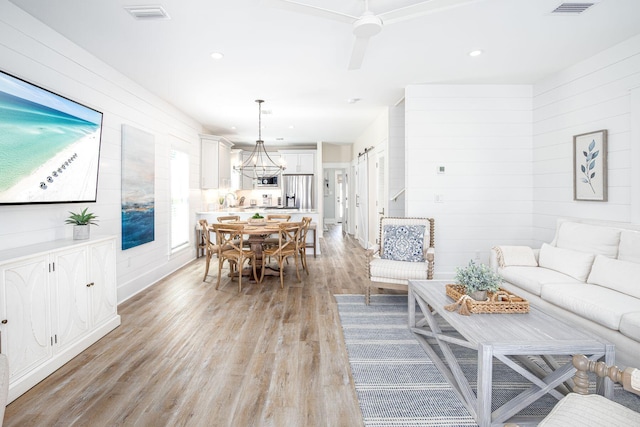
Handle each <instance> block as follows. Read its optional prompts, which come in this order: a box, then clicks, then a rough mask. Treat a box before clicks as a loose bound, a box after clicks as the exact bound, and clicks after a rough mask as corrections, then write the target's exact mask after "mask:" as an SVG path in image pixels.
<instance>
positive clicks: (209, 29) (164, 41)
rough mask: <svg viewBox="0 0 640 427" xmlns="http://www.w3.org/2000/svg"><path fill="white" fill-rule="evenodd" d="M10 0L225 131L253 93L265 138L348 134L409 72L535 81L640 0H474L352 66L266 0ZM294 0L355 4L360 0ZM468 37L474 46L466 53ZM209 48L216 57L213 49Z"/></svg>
mask: <svg viewBox="0 0 640 427" xmlns="http://www.w3.org/2000/svg"><path fill="white" fill-rule="evenodd" d="M11 1H12V3H14V4H16V5H17V6H19V7H20V8H22V9H24V10H25V11H27V12H28V13H30V14H31V15H33V16H35V17H36V18H38V19H39V20H41V21H42V22H44V23H45V24H47V25H48V26H50V27H52V28H53V29H55V30H56V31H58V32H59V33H61V34H63V35H64V36H66V37H67V38H69V39H70V40H72V41H73V42H75V43H76V44H78V45H79V46H81V47H83V48H85V49H86V50H88V51H89V52H91V53H92V54H94V55H95V56H97V57H98V58H100V59H101V60H103V61H104V62H106V63H107V64H109V65H111V66H112V67H114V68H116V69H117V70H119V71H120V72H122V73H123V74H125V75H126V76H128V77H129V78H131V79H132V80H134V81H136V82H137V83H139V84H140V85H142V86H143V87H145V88H147V89H148V90H150V91H151V92H153V93H155V94H157V95H158V96H160V97H162V98H164V99H165V100H167V101H169V102H170V103H172V104H174V105H175V106H176V107H177V108H179V109H180V110H182V111H184V112H185V113H186V114H188V115H189V116H191V117H193V118H194V119H196V120H197V121H199V122H200V123H202V124H203V125H204V126H205V127H206V128H207V129H208V130H209V131H210V132H211V133H214V134H218V135H223V136H226V137H227V138H229V139H230V140H231V141H233V142H236V143H242V142H247V143H251V142H252V141H255V139H256V138H257V131H258V123H257V122H258V108H257V104H256V103H255V102H254V100H255V99H258V98H262V99H264V100H265V103H264V104H263V111H265V110H270V112H271V114H263V117H262V119H263V126H264V128H263V132H262V137H263V139H264V140H265V141H266V145H267V146H268V145H270V144H277V145H287V144H301V143H307V144H308V143H315V142H318V141H324V142H331V143H351V142H354V140H355V139H356V138H357V137H358V136H360V135H361V134H362V132H363V130H364V129H365V128H366V127H367V126H368V125H369V124H370V123H371V122H372V121H374V120H375V119H376V118H377V117H378V115H379V114H381V113H382V112H383V111H385V110H384V108H385V107H387V106H391V105H393V104H395V103H396V102H397V101H399V100H400V99H402V97H403V95H404V88H405V87H406V86H407V85H409V84H412V83H436V84H465V83H467V84H468V83H509V84H527V83H535V82H536V81H538V80H540V79H541V78H543V77H545V76H547V75H549V74H552V73H554V72H556V71H558V70H561V69H563V68H566V67H567V66H569V65H572V64H575V63H576V62H578V61H580V60H582V59H585V58H588V57H589V56H591V55H593V54H595V53H597V52H599V51H602V50H604V49H606V48H608V47H610V46H612V45H614V44H616V43H619V42H621V41H623V40H625V39H627V38H629V37H631V36H633V35H635V34H638V33H640V0H591V2H596V3H597V4H596V5H595V6H593V7H591V8H590V9H589V10H587V11H586V12H584V13H582V14H581V15H579V16H553V15H550V12H551V11H552V10H553V9H555V8H556V7H557V6H558V5H559V4H561V3H562V1H561V0H480V1H477V2H475V3H471V4H467V5H463V6H460V7H457V8H451V9H446V10H442V11H439V12H437V13H432V14H427V15H423V16H421V17H418V18H415V19H412V20H407V21H402V22H397V23H393V24H392V25H388V26H386V27H384V28H383V30H382V32H381V33H380V34H378V35H376V36H374V37H373V38H372V39H371V40H370V42H369V45H368V48H367V51H366V54H365V57H364V61H363V63H362V67H361V68H360V69H359V70H352V71H349V70H347V65H348V62H349V58H350V55H351V49H352V45H353V40H354V38H353V35H352V29H351V26H350V25H349V24H347V23H342V22H337V21H333V20H330V19H326V18H321V17H316V16H311V15H308V14H305V13H299V12H293V11H290V10H285V9H283V8H280V7H275V6H274V5H273V4H272V2H269V1H268V0H148V3H145V0H106V1H105V0H100V1H99V0H56V1H42V0H11ZM298 1H300V2H306V3H308V4H313V5H316V6H320V7H323V8H326V9H332V10H336V11H340V12H343V13H347V14H351V15H356V16H359V15H360V14H361V12H362V11H363V10H364V2H363V1H362V0H298ZM431 1H447V0H431ZM568 1H572V2H578V1H588V0H568ZM419 2H421V0H370V2H369V8H370V9H371V10H372V11H373V12H375V13H382V12H385V11H388V10H391V9H396V8H398V7H403V6H407V5H411V4H414V3H419ZM140 4H156V5H157V4H161V5H162V6H163V7H164V8H165V9H166V11H167V12H168V14H169V15H170V17H171V19H170V20H163V21H141V20H135V19H133V17H132V16H131V15H129V14H128V13H127V12H126V11H125V10H124V9H123V6H127V5H140ZM475 49H482V50H483V51H484V54H483V55H481V56H479V57H475V58H472V57H470V56H469V55H468V53H469V52H470V51H472V50H475ZM214 51H219V52H222V53H224V55H225V56H224V58H223V59H221V60H218V61H215V60H213V59H211V57H210V56H209V55H210V53H212V52H214ZM350 98H360V99H361V101H359V102H357V103H354V104H349V103H347V100H348V99H350ZM291 125H293V126H294V128H293V129H291V128H290V126H291ZM233 127H235V129H234V128H233ZM276 138H283V140H282V141H278V142H277V143H276Z"/></svg>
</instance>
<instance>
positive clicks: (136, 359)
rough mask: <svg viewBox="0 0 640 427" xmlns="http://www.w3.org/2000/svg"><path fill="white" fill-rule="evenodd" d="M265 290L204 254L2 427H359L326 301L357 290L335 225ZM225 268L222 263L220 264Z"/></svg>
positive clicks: (358, 280) (349, 255)
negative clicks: (299, 266) (317, 250)
mask: <svg viewBox="0 0 640 427" xmlns="http://www.w3.org/2000/svg"><path fill="white" fill-rule="evenodd" d="M320 243H321V247H322V255H321V256H320V255H319V256H318V257H317V258H315V259H314V258H313V255H312V254H310V255H309V256H308V259H309V269H310V275H309V276H308V277H307V275H306V274H305V273H304V272H302V273H301V277H302V281H301V282H298V281H297V279H296V277H295V271H294V267H293V265H294V264H293V263H292V262H289V265H288V266H286V267H285V269H286V270H285V271H286V272H287V277H286V278H285V288H284V289H280V287H279V284H280V283H279V278H278V277H270V278H265V280H264V282H263V283H262V284H256V283H249V282H248V281H243V290H242V293H240V294H239V293H238V285H237V281H236V280H234V281H233V282H230V280H229V278H228V277H227V276H226V274H225V271H224V270H223V278H222V284H221V287H220V290H215V281H216V277H217V260H215V259H214V260H213V262H212V266H211V270H210V276H209V277H208V278H207V281H206V282H203V281H202V275H203V273H204V258H200V259H198V260H196V261H194V262H192V263H190V264H189V265H187V266H186V267H184V268H182V269H181V270H179V271H177V272H176V273H174V274H172V275H171V276H169V277H167V278H166V279H164V280H162V281H161V282H159V283H157V284H155V285H154V286H152V287H150V288H149V289H147V290H145V291H144V292H142V293H140V294H138V295H136V296H135V297H133V298H131V299H130V300H128V301H126V302H124V303H123V304H121V305H120V306H119V313H120V315H121V316H122V325H121V326H120V327H118V328H117V329H115V330H114V331H113V332H111V333H110V334H108V335H107V336H105V337H104V338H102V339H101V340H100V341H99V342H97V343H96V344H94V345H93V346H91V347H90V348H89V349H87V350H86V351H84V352H83V353H82V354H80V355H79V356H77V357H76V358H74V359H73V360H72V361H70V362H69V363H67V364H66V365H64V366H63V367H61V368H60V369H59V370H57V371H56V372H55V373H53V374H52V375H50V376H49V377H48V378H47V379H45V380H44V381H42V382H41V383H39V384H38V385H36V386H35V387H33V388H32V389H31V390H29V391H28V392H27V393H25V394H24V395H22V396H21V397H19V398H18V399H17V400H15V401H14V402H13V403H11V404H10V405H9V406H8V407H7V409H6V413H5V420H4V421H5V424H4V425H5V426H8V427H12V426H21V427H26V426H92V427H93V426H238V427H245V426H278V427H279V426H361V425H362V418H361V414H360V409H359V407H358V401H357V398H356V394H355V390H354V387H353V380H352V379H351V376H350V370H349V363H348V358H347V353H346V349H345V345H344V340H343V338H342V330H341V327H340V320H339V316H338V311H337V307H336V303H335V299H334V297H333V294H340V293H346V294H363V293H364V285H365V283H366V276H365V271H364V259H363V252H364V251H363V249H362V248H361V247H360V246H359V245H358V244H357V243H356V242H355V241H354V240H353V239H352V238H350V237H348V236H344V235H343V234H342V230H341V227H340V226H333V227H331V228H330V231H329V232H328V233H325V238H324V239H321V240H320ZM225 266H226V264H225Z"/></svg>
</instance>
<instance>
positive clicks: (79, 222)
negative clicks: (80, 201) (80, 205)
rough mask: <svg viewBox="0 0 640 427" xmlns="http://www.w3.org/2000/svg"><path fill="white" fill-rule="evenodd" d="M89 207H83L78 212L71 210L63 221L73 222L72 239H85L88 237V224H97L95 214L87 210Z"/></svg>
mask: <svg viewBox="0 0 640 427" xmlns="http://www.w3.org/2000/svg"><path fill="white" fill-rule="evenodd" d="M88 210H89V208H84V209H83V210H81V211H80V212H71V211H69V213H70V214H71V215H69V217H68V218H67V220H66V221H65V222H66V223H67V224H73V239H74V240H85V239H88V238H89V226H90V225H91V224H93V225H98V223H97V222H96V218H98V217H97V216H96V215H94V214H93V213H92V212H87V211H88Z"/></svg>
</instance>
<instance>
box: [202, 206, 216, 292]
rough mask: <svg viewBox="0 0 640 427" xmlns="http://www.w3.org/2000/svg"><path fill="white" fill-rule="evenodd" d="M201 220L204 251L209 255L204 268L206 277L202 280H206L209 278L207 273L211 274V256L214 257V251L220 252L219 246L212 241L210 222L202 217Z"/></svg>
mask: <svg viewBox="0 0 640 427" xmlns="http://www.w3.org/2000/svg"><path fill="white" fill-rule="evenodd" d="M199 222H200V227H201V228H202V240H203V246H204V253H205V256H206V257H207V258H206V265H205V268H204V277H203V278H202V281H203V282H204V281H205V280H207V275H208V274H209V264H210V263H211V258H212V257H213V254H214V253H215V254H218V249H219V247H218V246H217V245H215V244H214V243H213V242H212V241H211V228H210V227H209V223H208V222H207V220H206V219H201V220H200V221H199Z"/></svg>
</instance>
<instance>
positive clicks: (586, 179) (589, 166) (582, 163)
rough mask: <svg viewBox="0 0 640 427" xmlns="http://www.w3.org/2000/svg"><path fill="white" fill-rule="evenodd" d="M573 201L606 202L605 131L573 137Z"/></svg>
mask: <svg viewBox="0 0 640 427" xmlns="http://www.w3.org/2000/svg"><path fill="white" fill-rule="evenodd" d="M573 200H590V201H598V202H606V201H607V131H606V129H604V130H598V131H595V132H589V133H583V134H580V135H575V136H574V137H573Z"/></svg>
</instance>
